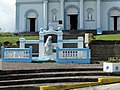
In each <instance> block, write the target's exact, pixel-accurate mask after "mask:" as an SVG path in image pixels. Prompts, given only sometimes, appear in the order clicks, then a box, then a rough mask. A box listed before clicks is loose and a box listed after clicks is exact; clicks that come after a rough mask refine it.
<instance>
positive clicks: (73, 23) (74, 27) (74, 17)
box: [70, 15, 78, 30]
mask: <svg viewBox="0 0 120 90" xmlns="http://www.w3.org/2000/svg"><path fill="white" fill-rule="evenodd" d="M77 24H78V15H70V30H77Z"/></svg>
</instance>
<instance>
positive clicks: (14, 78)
mask: <svg viewBox="0 0 120 90" xmlns="http://www.w3.org/2000/svg"><path fill="white" fill-rule="evenodd" d="M119 75H120V73H105V72H103V71H102V68H85V67H84V68H61V69H34V70H4V71H0V90H14V88H18V87H21V88H23V87H30V86H34V87H35V86H36V85H37V86H40V85H49V84H51V85H55V84H60V83H80V82H97V80H98V78H99V77H115V76H116V77H117V76H119ZM11 88H12V89H11ZM15 90H17V89H15ZM20 90H25V89H20ZM27 90H33V89H27ZM34 90H37V89H34ZM38 90H39V89H38Z"/></svg>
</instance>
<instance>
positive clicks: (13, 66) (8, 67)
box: [2, 62, 102, 70]
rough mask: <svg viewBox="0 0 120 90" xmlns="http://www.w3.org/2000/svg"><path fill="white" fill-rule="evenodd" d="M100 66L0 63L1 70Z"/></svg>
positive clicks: (94, 65)
mask: <svg viewBox="0 0 120 90" xmlns="http://www.w3.org/2000/svg"><path fill="white" fill-rule="evenodd" d="M89 67H91V68H92V67H93V68H102V64H56V63H42V64H41V63H6V62H4V63H3V64H2V68H3V70H30V69H55V68H89Z"/></svg>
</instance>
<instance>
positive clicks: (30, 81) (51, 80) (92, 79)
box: [0, 76, 115, 86]
mask: <svg viewBox="0 0 120 90" xmlns="http://www.w3.org/2000/svg"><path fill="white" fill-rule="evenodd" d="M101 77H106V76H71V77H70V76H69V77H68V76H66V77H57V78H56V77H52V78H51V77H50V78H31V79H20V80H5V81H0V86H9V85H21V84H40V83H58V82H97V80H98V78H101ZM107 77H108V76H107ZM109 77H115V76H109Z"/></svg>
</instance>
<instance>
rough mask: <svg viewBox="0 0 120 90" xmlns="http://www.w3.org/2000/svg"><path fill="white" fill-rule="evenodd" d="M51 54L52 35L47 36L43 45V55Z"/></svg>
mask: <svg viewBox="0 0 120 90" xmlns="http://www.w3.org/2000/svg"><path fill="white" fill-rule="evenodd" d="M52 54H53V45H52V36H48V38H47V40H46V43H45V46H44V55H47V56H49V55H52Z"/></svg>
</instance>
